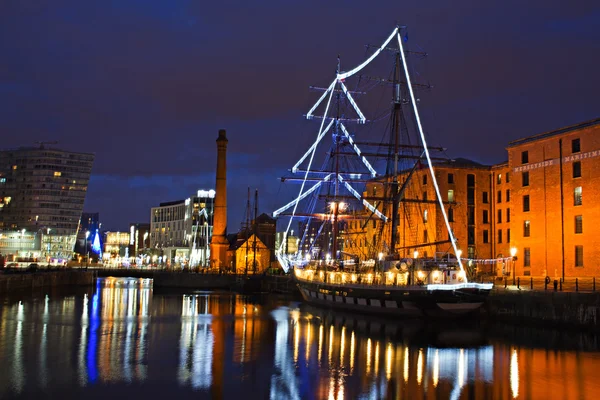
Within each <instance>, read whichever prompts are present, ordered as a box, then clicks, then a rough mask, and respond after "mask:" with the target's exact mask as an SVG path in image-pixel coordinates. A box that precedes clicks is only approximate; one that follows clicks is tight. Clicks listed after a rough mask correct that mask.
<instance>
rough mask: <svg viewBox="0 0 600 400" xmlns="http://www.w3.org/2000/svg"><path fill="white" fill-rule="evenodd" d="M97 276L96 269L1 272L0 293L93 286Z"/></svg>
mask: <svg viewBox="0 0 600 400" xmlns="http://www.w3.org/2000/svg"><path fill="white" fill-rule="evenodd" d="M96 277H97V274H96V272H95V271H54V272H33V273H16V274H0V294H5V293H10V292H13V291H20V290H26V289H34V288H43V287H55V286H91V285H93V284H94V282H95V280H96Z"/></svg>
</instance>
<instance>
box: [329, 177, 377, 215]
mask: <svg viewBox="0 0 600 400" xmlns="http://www.w3.org/2000/svg"><path fill="white" fill-rule="evenodd" d="M338 180H339V181H340V182H341V183H343V184H344V186H345V187H346V189H347V190H348V191H349V192H350V193H352V195H353V196H354V197H356V198H357V199H358V200H361V201H362V203H363V205H364V206H365V207H366V208H367V209H369V211H371V212H372V213H374V214H375V215H377V216H378V217H379V218H381V219H382V220H384V221H386V222H387V217H386V216H385V215H383V214H382V213H381V212H380V211H379V210H377V209H376V208H375V207H374V206H373V205H372V204H371V203H369V202H368V201H367V200H365V199H363V198H362V196H361V195H360V194H359V193H358V192H357V191H356V190H355V189H354V188H353V187H352V185H350V184H349V183H348V182H346V181H345V180H344V178H342V177H341V176H340V175H338Z"/></svg>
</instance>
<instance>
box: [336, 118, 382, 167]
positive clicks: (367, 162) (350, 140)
mask: <svg viewBox="0 0 600 400" xmlns="http://www.w3.org/2000/svg"><path fill="white" fill-rule="evenodd" d="M340 126H341V127H342V132H344V136H346V138H347V139H348V142H349V143H350V145H351V146H352V148H353V149H354V151H355V152H356V155H357V156H359V157H360V159H361V160H362V162H363V164H365V167H367V169H368V170H369V172H370V173H371V176H372V177H373V178H375V177H376V176H377V171H375V169H374V168H373V167H372V166H371V164H370V163H369V161H367V159H366V158H365V157H364V156H361V153H360V149H359V148H358V146H357V145H356V144H355V143H354V140H353V139H352V137H351V136H350V133H348V130H347V129H346V127H345V126H344V124H342V123H340Z"/></svg>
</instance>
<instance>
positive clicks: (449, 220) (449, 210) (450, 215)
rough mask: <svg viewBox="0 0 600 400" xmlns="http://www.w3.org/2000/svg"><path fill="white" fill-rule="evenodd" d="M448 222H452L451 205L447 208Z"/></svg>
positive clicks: (452, 211) (452, 210) (452, 212)
mask: <svg viewBox="0 0 600 400" xmlns="http://www.w3.org/2000/svg"><path fill="white" fill-rule="evenodd" d="M448 222H454V209H453V208H452V207H450V208H449V209H448Z"/></svg>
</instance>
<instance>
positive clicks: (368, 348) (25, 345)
mask: <svg viewBox="0 0 600 400" xmlns="http://www.w3.org/2000/svg"><path fill="white" fill-rule="evenodd" d="M0 313H1V319H0V363H1V364H0V365H2V366H3V371H5V373H3V374H0V397H5V396H6V395H11V394H12V395H19V396H20V397H23V398H40V397H44V393H49V392H50V391H55V390H57V388H65V387H67V388H77V390H80V391H82V392H81V393H80V394H81V396H79V397H82V396H84V395H85V393H91V394H93V393H95V391H97V390H100V388H101V387H105V385H107V384H110V385H111V386H108V387H109V388H113V387H114V388H124V387H127V385H130V384H135V385H137V386H135V387H136V394H135V396H136V397H137V396H138V395H139V396H140V397H141V396H144V395H146V396H150V397H154V396H155V395H158V394H156V393H154V392H153V390H152V389H151V388H152V387H153V386H152V385H153V384H154V383H156V382H160V384H161V385H162V386H164V387H165V388H166V389H165V390H167V392H166V393H173V395H176V394H178V397H187V396H190V397H197V396H198V395H200V397H201V398H202V397H203V396H204V397H205V398H239V397H244V398H246V397H247V398H267V397H268V398H271V399H334V400H338V399H350V398H352V399H354V398H358V399H380V398H411V399H413V398H444V399H446V398H451V399H466V398H478V399H479V398H481V399H488V398H490V399H507V398H514V399H532V398H544V397H546V398H565V399H568V398H586V396H587V397H588V398H594V396H593V393H594V392H595V391H597V390H600V385H599V384H598V382H600V368H597V366H598V365H600V356H599V353H598V346H597V345H598V341H597V340H596V339H594V338H590V337H587V336H586V337H581V338H579V339H577V338H575V337H574V336H576V335H571V338H570V340H571V341H572V343H579V344H580V345H581V344H585V346H587V347H585V349H586V350H587V351H578V348H577V347H574V348H570V349H563V350H555V349H552V350H550V349H547V348H544V341H545V340H547V344H551V345H553V346H554V344H555V343H556V342H557V336H556V333H554V332H549V333H546V332H544V331H523V330H516V329H512V328H510V329H505V328H502V327H492V328H489V327H486V326H485V325H482V326H464V325H457V326H448V325H446V326H432V325H426V324H423V323H421V322H419V321H403V322H398V321H389V320H380V319H377V318H369V317H365V316H356V315H353V314H340V313H329V312H326V311H323V310H320V309H315V308H311V307H306V306H298V304H296V303H290V302H289V301H269V300H265V299H252V298H248V297H245V296H239V295H233V294H214V293H195V294H184V295H182V294H168V293H167V294H162V295H156V294H155V293H154V292H153V290H152V285H151V281H149V280H138V279H105V280H99V281H98V285H97V286H96V287H95V288H91V289H90V290H86V291H83V292H78V293H75V294H70V295H68V296H65V295H58V294H49V295H41V296H22V297H21V298H20V299H18V300H15V299H4V302H3V304H2V305H1V306H0ZM498 332H501V333H502V335H503V336H506V335H509V336H508V337H510V339H508V340H506V339H503V340H499V339H494V335H495V334H497V333H498ZM510 335H512V336H510ZM527 337H530V338H535V340H533V339H532V340H531V341H532V342H536V344H537V346H532V345H525V344H524V341H525V339H524V338H527ZM594 346H596V347H594ZM119 385H120V386H119ZM162 386H161V387H162ZM73 390H75V389H73ZM145 390H146V391H147V392H144V391H145ZM137 391H139V393H138V392H137ZM46 397H47V396H46Z"/></svg>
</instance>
